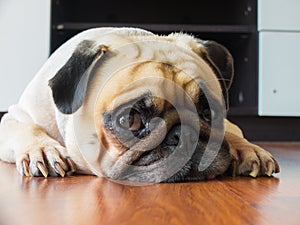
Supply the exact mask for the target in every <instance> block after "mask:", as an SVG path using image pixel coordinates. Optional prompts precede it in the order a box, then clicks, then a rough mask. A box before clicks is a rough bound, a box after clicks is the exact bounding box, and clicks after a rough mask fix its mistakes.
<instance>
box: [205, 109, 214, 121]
mask: <svg viewBox="0 0 300 225" xmlns="http://www.w3.org/2000/svg"><path fill="white" fill-rule="evenodd" d="M202 116H203V119H204V120H205V121H206V122H210V121H211V120H212V119H213V118H214V116H215V112H214V111H213V110H210V109H209V108H208V109H204V110H203V112H202Z"/></svg>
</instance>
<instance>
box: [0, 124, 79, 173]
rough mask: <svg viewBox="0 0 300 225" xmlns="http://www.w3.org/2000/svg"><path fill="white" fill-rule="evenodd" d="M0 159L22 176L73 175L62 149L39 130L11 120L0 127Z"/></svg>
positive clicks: (64, 151) (70, 161)
mask: <svg viewBox="0 0 300 225" xmlns="http://www.w3.org/2000/svg"><path fill="white" fill-rule="evenodd" d="M0 159H1V160H3V161H7V162H11V163H16V166H17V170H18V171H19V172H20V173H21V174H22V175H25V176H44V177H47V176H48V175H50V176H58V175H60V176H62V177H63V176H65V175H66V174H71V173H73V172H75V170H76V167H75V164H74V162H73V161H72V160H71V159H70V158H69V157H68V154H67V151H66V149H65V148H64V147H63V146H62V145H61V144H60V143H59V142H57V141H56V140H54V139H53V138H51V137H50V136H49V135H48V134H47V132H46V131H45V130H44V129H43V128H42V127H40V126H38V125H36V124H32V123H22V122H18V121H16V120H14V119H9V120H5V121H2V122H1V124H0Z"/></svg>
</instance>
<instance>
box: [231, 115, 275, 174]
mask: <svg viewBox="0 0 300 225" xmlns="http://www.w3.org/2000/svg"><path fill="white" fill-rule="evenodd" d="M225 127H226V131H225V139H226V141H227V143H228V145H229V148H230V154H231V156H232V158H233V162H232V172H233V176H235V175H249V176H252V177H257V176H264V175H267V176H271V175H272V174H273V173H278V172H279V171H280V168H279V165H278V163H277V161H276V160H275V159H274V157H273V156H272V155H271V154H270V153H269V152H268V151H266V150H264V149H262V148H261V147H259V146H258V145H255V144H252V143H250V142H249V141H247V140H246V139H245V138H244V136H243V133H242V131H241V130H240V128H238V126H236V125H235V124H233V123H231V122H229V121H228V120H226V122H225Z"/></svg>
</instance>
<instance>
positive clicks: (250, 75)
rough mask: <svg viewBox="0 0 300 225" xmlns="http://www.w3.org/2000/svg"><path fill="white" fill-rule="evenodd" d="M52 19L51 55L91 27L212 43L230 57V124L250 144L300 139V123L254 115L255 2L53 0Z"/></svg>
mask: <svg viewBox="0 0 300 225" xmlns="http://www.w3.org/2000/svg"><path fill="white" fill-rule="evenodd" d="M51 16H52V19H51V52H53V51H54V50H55V49H56V48H58V47H59V46H60V45H61V44H62V43H64V42H65V41H66V40H67V39H69V38H70V37H72V36H74V35H75V34H77V33H79V32H81V31H83V30H86V29H89V28H94V27H139V28H144V29H147V30H150V31H152V32H154V33H157V34H168V33H171V32H179V31H180V32H186V33H189V34H193V35H194V36H196V37H198V38H201V39H211V40H215V41H217V42H219V43H221V44H223V45H224V46H226V47H227V48H228V49H229V50H230V52H231V53H232V55H233V57H234V67H235V77H234V81H233V84H232V87H231V90H230V94H229V98H230V110H229V112H228V117H229V119H230V120H232V121H233V122H235V123H236V124H238V125H239V126H241V127H242V129H243V130H244V133H245V135H246V137H247V138H249V139H250V140H263V141H265V140H269V141H286V140H300V136H299V135H297V134H300V125H299V124H300V119H299V118H286V117H260V116H258V31H257V0H228V1H224V0H209V1H207V0H198V1H194V0H186V1H177V2H176V1H173V0H151V1H140V0H127V1H122V0H110V1H102V0H52V8H51ZM277 130H279V131H280V130H284V131H285V132H284V133H283V134H282V132H277Z"/></svg>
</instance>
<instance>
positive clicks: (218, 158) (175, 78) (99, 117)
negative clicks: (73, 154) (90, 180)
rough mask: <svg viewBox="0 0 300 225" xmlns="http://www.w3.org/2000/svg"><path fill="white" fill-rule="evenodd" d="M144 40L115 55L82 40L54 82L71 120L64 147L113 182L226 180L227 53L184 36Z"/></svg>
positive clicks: (57, 98) (56, 97)
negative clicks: (219, 176) (222, 177)
mask: <svg viewBox="0 0 300 225" xmlns="http://www.w3.org/2000/svg"><path fill="white" fill-rule="evenodd" d="M145 39H146V40H143V39H142V40H141V39H139V41H138V42H132V41H129V42H128V43H127V44H124V43H123V45H121V46H118V47H117V48H114V47H112V46H105V45H106V43H102V44H103V45H99V44H96V43H95V42H94V41H91V40H85V41H83V42H81V43H80V44H79V45H78V47H77V49H75V51H74V53H73V55H72V56H71V58H70V59H69V61H68V62H67V63H66V65H65V66H64V67H63V68H62V69H61V70H60V71H59V72H58V73H57V74H56V76H55V77H54V78H53V79H51V80H50V86H51V88H52V92H53V98H54V101H55V103H56V105H57V107H58V109H59V110H60V111H61V112H62V113H64V114H70V116H71V118H72V120H70V121H71V122H70V121H69V122H68V123H67V125H66V128H65V133H66V137H65V141H66V145H67V148H71V149H72V148H78V149H79V151H80V152H81V153H82V154H83V156H84V157H85V159H86V160H87V161H88V163H89V164H90V165H91V167H92V168H93V169H94V172H95V173H96V174H98V175H101V176H106V177H109V178H112V179H116V180H130V181H142V182H175V181H189V180H203V179H211V178H214V177H215V176H217V175H220V174H223V173H224V172H225V171H226V170H227V169H228V167H229V165H230V162H231V157H230V155H229V149H228V145H227V143H226V141H225V140H224V139H223V137H224V127H223V124H224V119H225V111H226V108H227V90H228V88H229V85H230V81H231V80H232V58H231V56H230V54H229V52H228V51H227V50H226V49H225V48H224V47H223V46H221V45H219V44H217V43H215V42H204V41H200V40H197V39H194V38H192V37H190V36H187V35H183V34H179V35H178V34H177V35H170V36H167V37H159V38H158V37H157V36H155V38H153V39H151V38H150V39H149V38H145ZM74 142H76V143H77V144H76V147H75V144H74Z"/></svg>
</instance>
